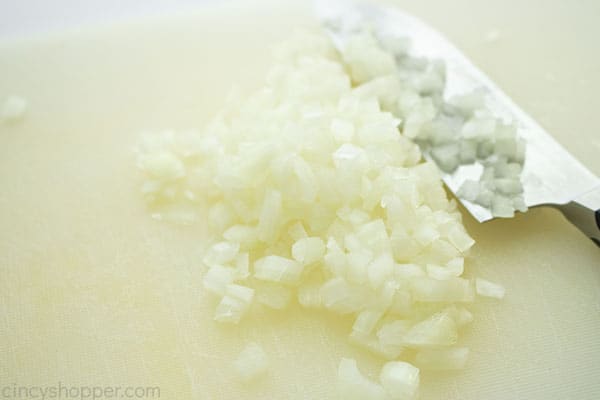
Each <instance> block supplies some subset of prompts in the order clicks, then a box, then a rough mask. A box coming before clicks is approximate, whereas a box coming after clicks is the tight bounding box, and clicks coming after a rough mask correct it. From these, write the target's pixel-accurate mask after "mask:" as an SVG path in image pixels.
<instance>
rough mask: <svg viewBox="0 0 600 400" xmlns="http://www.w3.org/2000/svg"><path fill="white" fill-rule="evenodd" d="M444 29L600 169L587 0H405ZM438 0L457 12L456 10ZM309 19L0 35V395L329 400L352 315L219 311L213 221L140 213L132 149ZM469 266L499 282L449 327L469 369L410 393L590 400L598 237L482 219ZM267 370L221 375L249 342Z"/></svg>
mask: <svg viewBox="0 0 600 400" xmlns="http://www.w3.org/2000/svg"><path fill="white" fill-rule="evenodd" d="M398 3H400V4H401V5H402V6H403V7H404V8H405V9H406V10H408V11H411V12H413V13H414V14H416V15H418V16H420V17H422V18H424V19H425V20H427V21H429V22H430V23H431V24H432V25H434V26H436V27H437V28H438V29H440V30H441V31H443V32H444V33H446V34H447V35H448V36H449V37H450V38H451V39H452V40H453V41H455V43H456V44H457V45H458V46H459V47H460V48H462V49H463V50H464V51H465V52H466V53H467V54H468V55H469V56H470V57H472V59H473V60H474V61H475V62H476V63H477V64H479V65H480V66H481V67H482V69H483V70H484V71H486V72H487V73H488V74H489V75H490V76H491V77H492V78H493V79H495V80H496V81H497V82H498V83H499V85H500V86H501V87H503V88H504V89H505V90H506V91H507V92H508V93H509V94H510V95H511V96H512V97H513V98H514V99H515V100H516V101H517V103H519V104H520V105H521V106H522V107H523V108H524V109H526V110H527V111H529V112H530V113H531V114H532V115H533V116H534V117H535V118H536V119H538V120H539V121H540V122H541V123H542V125H544V126H545V127H547V128H548V130H549V131H550V132H552V133H553V134H554V135H555V136H556V138H557V139H558V140H559V141H561V142H562V143H563V144H564V145H565V146H566V147H568V148H569V150H571V151H572V152H573V153H574V154H575V155H576V156H577V157H578V158H580V159H581V160H582V161H583V162H584V163H585V164H586V165H587V166H588V167H589V168H590V169H592V170H593V171H594V172H595V173H597V174H600V158H599V157H598V154H600V122H599V121H600V119H599V118H598V109H599V106H600V103H599V101H598V93H600V74H599V73H598V71H600V52H598V51H597V50H598V49H597V42H596V39H597V38H598V37H600V26H599V25H598V24H597V22H596V21H597V18H598V17H599V16H600V6H599V4H598V3H597V2H593V1H588V2H568V1H566V0H565V1H556V0H553V1H541V0H536V1H528V2H521V1H518V0H502V1H500V0H497V1H488V2H485V4H483V3H484V2H472V1H468V0H459V1H453V2H441V1H440V2H439V3H438V2H435V1H433V0H428V1H420V2H418V3H417V2H411V1H408V0H406V1H399V2H398ZM450 3H452V4H450ZM314 24H315V21H314V19H312V17H311V12H310V9H309V6H308V2H306V4H302V5H299V4H298V3H293V4H292V3H287V2H278V3H275V2H271V3H270V4H269V3H264V2H262V3H248V2H244V3H243V5H240V3H236V2H229V3H228V4H227V5H222V6H209V7H207V8H206V9H204V10H200V12H198V13H197V14H188V15H187V16H184V17H180V18H178V19H171V20H165V21H161V20H156V21H149V22H146V23H143V24H134V25H122V26H115V27H112V28H110V29H85V30H81V31H79V32H77V33H75V32H73V33H71V34H66V35H47V36H45V37H43V38H40V39H39V40H21V41H5V42H4V43H2V44H0V99H2V98H4V96H6V95H8V94H17V95H22V96H23V97H25V98H27V99H28V100H29V104H30V108H29V111H28V115H27V117H26V119H25V120H24V121H23V122H22V123H21V124H17V125H11V126H6V125H1V126H0V386H7V385H10V386H12V385H13V384H14V385H26V386H31V385H42V386H46V385H57V384H58V382H61V383H62V384H63V385H68V386H81V385H95V386H160V388H161V398H163V399H194V400H196V399H323V400H326V399H334V398H335V388H334V385H333V383H334V381H335V373H336V372H335V371H336V367H337V364H338V362H339V359H340V357H342V356H350V357H355V358H357V359H358V361H359V365H360V367H361V368H362V369H363V371H365V372H366V373H369V374H375V373H376V372H377V371H378V368H379V367H380V365H381V362H380V361H378V360H376V359H375V358H374V357H372V356H370V355H368V354H367V353H364V352H362V351H361V350H357V349H355V348H353V347H351V346H349V345H348V344H347V343H346V340H345V338H346V334H347V332H348V330H349V328H350V326H351V321H349V320H347V319H344V318H332V317H331V316H330V315H328V314H325V313H323V314H314V313H304V312H300V311H298V310H296V309H294V310H293V311H292V312H290V313H289V314H285V315H280V314H268V313H265V314H264V315H260V316H259V317H258V318H257V319H256V320H252V321H250V320H248V321H245V322H243V323H242V324H241V325H240V326H239V327H237V328H235V329H232V328H229V327H222V326H218V325H216V324H215V323H213V321H212V310H213V307H214V304H215V301H214V299H212V298H211V297H210V296H208V295H207V294H205V293H204V292H203V290H202V288H201V275H202V267H201V265H200V262H199V260H200V258H201V254H202V248H203V238H204V237H205V229H204V227H203V226H195V227H191V228H183V227H174V226H171V225H166V224H162V223H159V222H156V221H154V220H152V219H150V218H149V216H148V214H147V212H146V211H145V210H144V207H143V204H142V201H141V199H140V196H139V194H138V191H137V185H138V184H139V176H138V175H137V171H136V170H135V167H134V157H133V155H132V147H133V146H134V144H135V142H136V139H137V137H138V134H139V132H140V131H142V130H160V129H170V128H173V129H186V128H194V127H201V126H202V124H203V122H204V121H206V119H207V118H208V117H209V116H210V115H211V114H212V113H213V112H214V111H215V110H217V109H218V108H219V106H220V105H221V104H222V103H223V101H224V99H225V95H226V92H227V91H228V90H229V88H230V86H231V84H232V83H233V82H237V83H239V84H240V86H241V87H242V88H243V89H245V90H251V89H253V88H256V87H258V86H260V85H261V82H262V79H263V75H264V73H265V71H266V69H267V67H268V65H269V58H268V55H269V47H270V45H271V44H273V43H275V42H277V41H279V40H281V39H282V38H284V37H286V36H288V35H289V34H290V32H291V31H292V30H293V29H294V28H295V27H299V28H301V27H311V26H313V25H314ZM466 221H467V225H468V228H469V230H470V231H471V233H472V235H473V236H474V237H475V239H476V240H477V241H478V244H477V245H476V247H475V249H474V251H473V254H472V257H471V258H470V259H469V260H468V263H467V269H468V273H469V274H471V275H478V276H481V277H484V278H488V279H490V280H493V281H498V282H501V283H503V284H504V285H505V286H506V287H507V296H506V299H505V300H504V301H503V302H500V303H495V302H482V303H481V304H479V305H478V306H477V307H476V308H475V316H476V321H475V322H474V323H473V324H472V326H471V327H470V328H468V329H467V330H466V332H465V333H464V334H463V335H462V338H463V339H462V343H464V344H465V345H468V346H470V347H471V349H472V357H471V359H470V361H469V364H468V367H467V369H466V370H465V371H463V372H458V373H452V374H429V373H424V374H423V377H422V382H423V385H422V389H423V390H422V392H423V396H422V398H423V399H424V400H429V399H436V400H438V399H454V400H455V399H465V400H482V399H485V400H506V399H527V400H529V399H534V400H535V399H540V400H542V399H543V400H550V399H561V400H562V399H577V400H582V399H590V400H591V399H598V398H600V249H598V248H596V247H595V246H594V245H593V244H592V243H591V242H589V241H588V240H587V239H586V238H584V237H583V236H582V235H581V234H580V233H579V232H578V231H576V230H575V228H573V227H572V226H570V225H569V224H568V223H567V222H565V220H564V219H563V218H562V216H561V215H560V214H558V213H557V212H555V211H553V210H548V209H536V210H531V211H530V212H529V213H527V214H526V215H520V216H518V217H517V218H515V219H513V220H505V221H494V222H491V223H486V224H485V225H478V224H477V223H475V222H473V221H472V220H470V219H469V218H468V216H467V217H466ZM250 340H252V341H256V342H259V343H260V344H261V345H263V347H264V348H265V350H266V351H267V353H268V354H269V355H270V357H271V361H272V369H271V373H270V375H269V377H268V378H267V379H266V380H265V381H263V382H261V383H260V384H258V385H256V386H255V387H252V388H250V389H245V388H242V387H241V386H239V385H238V384H237V383H235V382H233V381H232V380H231V379H230V378H231V376H232V371H231V361H232V360H233V359H234V357H235V356H236V355H237V353H238V352H239V351H240V350H241V349H242V348H243V347H244V345H245V343H246V342H247V341H250Z"/></svg>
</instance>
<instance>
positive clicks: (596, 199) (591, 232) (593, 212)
mask: <svg viewBox="0 0 600 400" xmlns="http://www.w3.org/2000/svg"><path fill="white" fill-rule="evenodd" d="M558 208H559V209H560V211H562V213H563V214H564V215H565V217H567V219H568V220H569V221H571V223H572V224H573V225H575V226H576V227H577V228H579V229H580V230H581V231H582V232H583V233H585V234H586V235H587V236H588V237H590V238H591V239H592V240H593V241H594V242H595V243H596V244H597V245H598V246H599V247H600V185H598V186H596V188H594V189H592V190H590V191H589V192H587V193H585V194H584V195H582V196H579V197H577V198H576V199H575V200H573V201H571V202H569V203H567V204H562V205H559V206H558Z"/></svg>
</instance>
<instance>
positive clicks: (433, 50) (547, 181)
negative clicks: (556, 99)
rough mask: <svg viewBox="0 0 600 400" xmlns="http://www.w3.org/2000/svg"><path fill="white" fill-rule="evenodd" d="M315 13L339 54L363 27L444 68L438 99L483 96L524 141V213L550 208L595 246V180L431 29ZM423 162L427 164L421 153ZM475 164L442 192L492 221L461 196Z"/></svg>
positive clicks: (408, 18)
mask: <svg viewBox="0 0 600 400" xmlns="http://www.w3.org/2000/svg"><path fill="white" fill-rule="evenodd" d="M315 5H316V7H315V8H316V13H317V17H318V18H319V20H320V22H321V24H322V26H323V28H324V29H325V31H326V33H327V34H328V36H329V37H330V38H331V40H332V42H333V44H334V46H335V47H336V48H337V49H338V50H339V51H340V52H341V51H343V48H344V43H345V41H346V39H347V36H348V35H349V34H350V33H351V32H352V28H350V29H349V28H348V27H353V26H357V25H359V24H363V26H364V24H365V23H366V24H368V26H369V27H370V28H371V29H372V30H373V32H374V33H375V36H376V37H386V36H387V37H390V36H392V37H398V38H407V39H409V40H410V43H411V48H410V50H409V55H410V56H413V57H425V58H427V59H437V60H442V61H444V63H445V67H446V82H445V88H444V94H443V95H444V99H445V100H447V99H450V98H452V97H454V96H457V95H464V94H467V93H470V92H473V90H483V91H484V92H485V100H486V103H485V104H486V109H488V111H490V112H491V114H492V115H493V116H494V117H497V118H503V119H506V118H508V119H510V120H512V121H513V123H515V124H516V126H517V133H518V135H519V136H520V137H521V138H523V139H524V140H525V143H526V147H525V159H524V163H523V168H522V172H521V175H520V180H521V185H522V187H523V199H524V201H525V204H526V205H527V207H538V206H551V207H555V208H557V209H559V210H560V211H561V212H562V213H563V214H564V215H565V217H566V218H567V219H568V220H569V221H571V223H573V224H574V225H575V226H576V227H578V228H579V229H580V230H581V231H582V232H583V233H585V234H586V235H587V236H588V237H590V238H591V239H592V240H593V241H594V242H595V243H596V244H597V245H599V246H600V179H598V177H596V176H595V175H594V174H593V173H592V172H590V171H589V170H588V169H587V168H585V167H584V166H583V165H582V164H581V163H580V162H579V161H578V160H577V159H576V158H575V157H573V156H572V155H571V154H569V152H568V151H567V150H566V149H565V148H563V147H562V146H561V145H560V144H559V143H558V142H557V141H556V140H554V139H553V138H552V136H550V135H549V134H548V133H547V132H546V131H545V130H544V129H543V128H542V127H541V126H540V125H539V124H538V123H537V122H535V121H534V120H533V118H532V117H530V116H529V115H527V114H526V113H525V112H524V111H523V110H522V109H521V108H519V106H517V105H516V104H515V103H514V102H513V101H512V100H511V99H510V98H509V97H508V96H507V95H506V94H505V93H504V92H503V91H502V90H501V89H500V88H499V87H498V86H496V84H494V83H493V82H492V81H491V80H490V78H488V77H487V76H486V75H485V74H484V73H483V72H482V71H480V70H479V69H478V68H477V67H476V66H475V65H474V64H473V63H472V62H471V61H469V60H468V59H467V58H466V57H465V55H463V54H462V53H461V52H460V50H458V49H457V48H456V47H455V46H454V45H453V44H452V43H450V41H448V40H447V39H446V38H445V37H444V36H443V35H442V34H440V33H439V32H437V31H435V30H434V29H433V28H431V27H430V26H428V25H427V24H425V23H424V22H422V21H421V20H419V19H417V18H416V17H414V16H412V15H409V14H407V13H405V12H403V11H401V10H399V9H397V8H393V7H385V6H378V5H377V6H376V5H372V4H352V3H349V2H345V1H337V2H336V1H331V0H329V1H325V0H323V1H317V2H316V3H315ZM423 150H424V151H423V153H424V156H425V157H426V158H428V159H431V156H430V155H429V153H428V152H427V150H426V149H423ZM434 161H435V160H434ZM482 170H483V165H482V164H481V161H475V162H474V163H471V164H469V165H462V166H459V167H458V168H456V169H455V170H454V171H450V172H443V171H442V179H443V181H444V183H445V185H446V186H447V188H448V189H449V190H450V191H451V192H452V193H453V194H454V195H455V196H456V197H457V199H458V200H459V201H460V202H461V203H462V204H463V205H464V207H465V208H466V209H467V210H468V211H469V213H470V214H471V215H472V216H473V217H474V218H475V219H476V220H477V221H479V222H486V221H489V220H492V219H494V218H495V217H494V215H493V214H492V212H491V210H490V208H488V207H484V206H482V205H480V204H476V203H474V202H472V201H469V200H467V199H465V198H464V197H463V196H461V192H460V191H459V189H460V187H461V186H462V184H463V183H464V182H465V181H466V180H468V179H472V177H473V176H474V174H477V171H479V173H481V171H482Z"/></svg>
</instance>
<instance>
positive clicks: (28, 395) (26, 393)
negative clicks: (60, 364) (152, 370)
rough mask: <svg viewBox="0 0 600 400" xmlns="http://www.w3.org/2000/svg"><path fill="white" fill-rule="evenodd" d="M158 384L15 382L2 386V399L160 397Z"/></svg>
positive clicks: (66, 399) (72, 399) (70, 399)
mask: <svg viewBox="0 0 600 400" xmlns="http://www.w3.org/2000/svg"><path fill="white" fill-rule="evenodd" d="M159 398H160V387H158V386H69V385H65V384H63V383H62V382H58V383H57V384H56V385H48V386H35V385H31V386H26V385H19V384H16V383H13V384H12V385H3V386H1V392H0V399H14V400H21V399H36V400H46V399H65V400H74V399H77V400H101V399H159Z"/></svg>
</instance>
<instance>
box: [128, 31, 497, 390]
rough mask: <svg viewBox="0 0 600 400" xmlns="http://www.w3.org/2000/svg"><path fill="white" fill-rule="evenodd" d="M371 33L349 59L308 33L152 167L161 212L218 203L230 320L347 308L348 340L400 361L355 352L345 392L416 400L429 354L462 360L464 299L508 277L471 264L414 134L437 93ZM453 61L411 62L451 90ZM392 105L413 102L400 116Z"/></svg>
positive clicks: (214, 215)
mask: <svg viewBox="0 0 600 400" xmlns="http://www.w3.org/2000/svg"><path fill="white" fill-rule="evenodd" d="M357 40H358V41H357V42H356V43H354V44H352V45H351V46H350V47H349V48H348V52H347V53H346V54H344V56H343V60H341V59H340V58H339V56H338V54H337V53H336V51H335V50H334V49H333V48H332V46H331V45H330V43H329V41H328V40H327V39H326V38H325V37H323V36H321V35H312V34H301V35H298V36H296V37H295V38H294V39H292V40H291V41H289V42H287V43H285V45H283V46H282V47H280V48H279V49H278V51H277V52H276V55H277V62H276V63H275V65H274V66H273V67H272V68H271V70H270V71H269V74H268V77H267V81H266V84H265V87H264V88H263V89H261V90H259V91H258V92H257V93H255V94H254V95H253V96H251V97H250V98H248V99H246V100H244V101H242V100H240V99H238V98H234V99H232V100H231V101H230V104H229V106H228V107H227V108H226V109H225V110H223V112H222V113H221V114H219V115H218V116H217V117H216V118H215V120H214V121H213V122H212V123H211V124H210V126H209V127H208V128H207V129H206V131H205V132H203V133H201V134H200V133H195V132H182V133H173V132H166V133H164V134H160V135H147V136H146V137H145V138H144V139H143V141H142V143H141V145H140V147H139V155H138V166H139V167H140V168H141V169H142V170H143V171H144V172H145V174H146V177H147V179H146V181H145V183H144V185H143V187H142V192H143V194H144V196H145V198H146V200H147V201H148V203H149V205H150V206H151V207H152V209H153V210H154V213H155V214H154V215H155V217H157V218H160V219H166V220H171V221H176V222H182V223H192V222H194V221H195V220H196V219H198V218H199V217H200V216H202V215H203V214H202V210H203V208H204V207H205V206H208V217H207V218H208V223H209V224H210V227H211V228H212V230H213V232H214V233H215V237H216V240H215V241H214V243H213V244H212V245H211V246H210V247H209V248H208V250H207V251H206V253H205V256H204V259H203V262H204V264H205V265H206V268H207V272H206V274H205V275H204V281H203V283H204V287H205V289H206V290H208V291H210V292H212V293H214V295H215V296H218V297H219V299H220V302H219V304H218V306H217V307H216V310H215V315H214V319H215V320H216V321H218V322H222V323H233V324H235V323H238V322H239V321H240V320H241V319H242V318H246V317H250V318H251V317H252V313H253V310H255V309H256V306H257V305H260V306H261V307H266V308H269V309H273V310H274V312H284V310H286V308H287V307H288V306H289V305H290V304H291V303H293V302H297V303H299V304H300V305H301V306H303V307H305V308H306V309H307V310H312V309H324V310H327V311H329V312H331V313H334V314H341V315H345V316H347V318H352V319H353V320H354V324H353V327H352V331H351V332H349V340H350V341H351V342H352V343H354V344H356V345H357V346H359V347H362V348H364V349H366V350H368V351H370V352H372V353H374V354H376V355H378V356H379V357H381V358H382V359H384V360H389V361H390V362H389V363H388V364H386V365H385V366H384V367H383V369H382V371H381V377H380V382H379V383H375V382H372V381H370V380H369V379H367V378H364V377H363V376H362V375H361V374H360V372H359V371H358V369H357V367H356V363H355V362H353V361H351V360H346V359H344V360H342V362H341V363H340V368H339V371H338V372H339V380H340V391H341V393H345V394H347V396H346V397H344V398H348V399H350V398H356V399H368V398H390V399H411V398H414V397H415V396H416V393H417V388H418V382H419V369H418V368H417V366H418V367H419V368H423V369H458V368H462V367H463V366H464V364H465V362H466V359H467V355H468V350H467V349H465V348H464V347H459V346H457V345H458V340H459V339H458V337H459V332H460V330H461V329H462V327H463V326H464V325H466V324H468V323H469V322H470V321H471V320H472V315H471V313H470V312H469V311H468V310H467V309H466V308H465V307H464V305H465V304H467V303H470V302H472V301H473V300H474V298H475V296H476V294H477V292H478V293H480V294H483V295H488V296H495V297H499V296H498V295H499V291H498V289H497V287H495V286H494V285H492V284H490V283H485V282H484V281H480V282H479V283H478V285H477V291H476V288H475V284H474V281H473V280H471V279H467V278H465V277H463V270H464V256H465V254H466V253H467V252H468V250H469V248H470V247H471V246H472V245H473V243H474V241H473V239H472V238H471V237H470V236H469V235H468V233H467V232H466V231H465V228H464V226H463V224H462V222H461V215H460V214H459V212H458V211H457V209H456V203H455V201H454V200H449V199H448V198H447V196H446V193H445V191H444V189H443V186H442V182H441V180H440V174H439V172H438V169H437V167H436V166H435V165H434V164H433V163H431V162H427V161H423V160H422V158H421V153H420V151H419V148H418V147H417V145H416V144H415V143H413V142H412V141H411V140H410V138H415V137H417V136H418V134H419V132H421V131H422V130H423V129H425V128H424V126H425V125H424V124H426V123H427V122H431V121H432V120H433V119H432V118H433V116H435V112H436V111H435V110H436V105H434V103H433V101H432V100H431V98H429V97H422V96H421V95H420V94H419V93H418V92H417V91H415V90H412V89H409V88H407V87H405V86H403V83H402V81H401V80H399V79H398V77H397V76H396V75H394V74H396V72H395V70H394V65H395V64H394V63H395V60H394V59H393V58H392V56H391V55H390V54H389V53H387V52H385V51H383V50H382V49H381V48H379V47H378V45H377V43H376V42H375V41H374V39H373V38H372V37H369V36H364V37H360V38H358V39H357ZM441 69H442V67H441V66H440V65H439V64H431V65H429V64H428V65H427V66H426V68H425V70H424V71H423V72H419V73H417V72H414V71H412V70H411V71H405V73H406V74H407V75H411V74H413V72H414V75H415V78H414V80H415V82H419V85H421V89H422V90H425V89H427V90H434V89H435V90H438V89H439V87H443V80H440V79H438V78H439V76H438V74H439V71H440V70H441ZM348 71H350V72H348ZM390 74H392V75H390ZM411 76H412V75H411ZM411 79H412V78H411ZM399 95H400V98H399V97H398V96H399ZM393 107H398V108H399V109H402V110H407V112H406V114H405V115H403V116H402V118H403V119H402V120H401V119H399V116H400V113H399V112H393V113H392V112H390V111H389V110H390V109H391V108H393ZM386 110H388V111H386ZM396 111H397V110H396ZM255 350H256V349H254V350H252V351H248V352H247V353H249V354H250V353H251V356H248V357H246V355H247V354H245V355H243V356H242V357H241V361H239V362H238V364H239V365H240V367H239V370H240V371H248V374H249V375H252V376H253V375H254V372H253V371H254V369H256V370H257V371H262V370H263V364H264V363H263V361H261V362H260V363H258V364H256V363H254V362H253V361H252V362H247V361H244V360H248V359H251V360H253V359H257V358H260V359H261V360H262V359H263V358H264V357H263V356H262V355H261V356H260V357H259V355H256V354H258V353H260V352H258V351H255ZM409 350H410V351H409ZM261 357H263V358H261ZM400 360H402V361H400ZM409 362H411V363H413V364H415V365H416V366H413V365H411V364H409ZM247 365H251V367H247ZM244 373H245V372H242V374H244Z"/></svg>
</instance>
